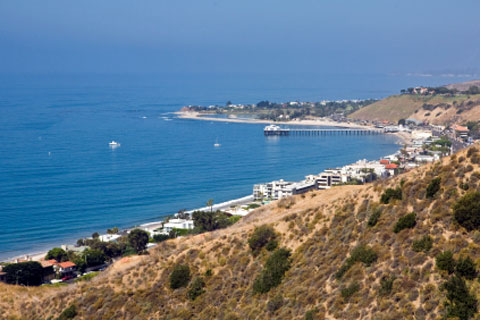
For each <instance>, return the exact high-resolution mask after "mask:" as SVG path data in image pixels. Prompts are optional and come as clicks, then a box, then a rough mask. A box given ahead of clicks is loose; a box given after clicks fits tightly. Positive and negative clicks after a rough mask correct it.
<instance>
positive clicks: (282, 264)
mask: <svg viewBox="0 0 480 320" xmlns="http://www.w3.org/2000/svg"><path fill="white" fill-rule="evenodd" d="M288 269H290V250H288V249H284V248H280V249H277V250H275V251H274V252H273V253H272V254H271V255H270V257H269V258H268V260H267V262H266V263H265V267H264V268H263V270H262V272H261V273H260V275H258V276H257V278H256V279H255V281H254V283H253V291H254V292H256V293H266V292H268V291H270V289H271V288H274V287H276V286H278V285H279V284H280V283H281V282H282V279H283V277H284V275H285V272H287V270H288Z"/></svg>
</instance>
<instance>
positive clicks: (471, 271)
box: [455, 256, 477, 280]
mask: <svg viewBox="0 0 480 320" xmlns="http://www.w3.org/2000/svg"><path fill="white" fill-rule="evenodd" d="M455 273H456V274H458V275H459V276H461V277H464V278H465V279H468V280H473V279H475V277H476V276H477V268H476V265H475V262H473V260H472V259H471V258H470V257H468V256H467V257H466V258H463V257H460V259H458V261H457V265H456V266H455Z"/></svg>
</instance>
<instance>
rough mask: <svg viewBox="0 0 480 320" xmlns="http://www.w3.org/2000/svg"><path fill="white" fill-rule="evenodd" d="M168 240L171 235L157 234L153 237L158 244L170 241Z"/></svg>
mask: <svg viewBox="0 0 480 320" xmlns="http://www.w3.org/2000/svg"><path fill="white" fill-rule="evenodd" d="M168 239H170V235H168V234H155V235H154V236H153V241H154V242H157V243H158V242H163V241H165V240H168Z"/></svg>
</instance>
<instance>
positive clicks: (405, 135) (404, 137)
mask: <svg viewBox="0 0 480 320" xmlns="http://www.w3.org/2000/svg"><path fill="white" fill-rule="evenodd" d="M173 114H176V115H177V116H178V118H180V119H193V120H203V121H219V122H234V123H235V122H236V123H247V124H262V123H263V124H270V123H272V122H271V121H267V120H258V119H230V118H215V117H208V116H207V117H204V116H201V115H200V113H198V112H181V111H179V112H174V113H173ZM275 124H283V125H301V126H329V127H341V128H357V129H358V128H363V129H371V128H375V127H374V126H372V125H359V124H354V123H350V122H336V121H332V120H327V119H316V120H300V121H294V122H293V121H290V122H289V121H283V122H275ZM389 134H392V135H394V136H396V137H397V139H398V141H397V144H398V145H400V146H403V145H404V144H407V143H409V142H411V141H412V139H413V136H412V134H411V133H409V132H396V133H389ZM385 156H386V155H385ZM252 201H253V195H248V196H244V197H241V198H236V199H232V200H228V201H224V202H222V203H218V204H214V205H213V206H212V209H213V210H225V209H228V208H229V207H230V206H237V205H240V206H241V205H244V204H247V203H250V202H252ZM209 209H210V207H201V208H197V209H192V210H188V211H186V212H187V213H192V212H194V211H197V210H209ZM167 216H171V215H166V217H167ZM162 224H163V220H157V221H151V222H147V223H143V224H140V225H135V226H132V227H127V228H125V229H123V230H124V231H130V230H133V229H135V228H144V229H150V230H154V229H156V228H159V227H161V226H162ZM65 244H66V245H73V244H74V243H65ZM58 246H60V245H58ZM52 248H53V246H52ZM46 254H47V251H45V252H38V251H37V252H33V253H25V254H21V255H17V256H15V257H9V258H3V259H0V262H11V261H14V260H16V259H24V258H25V257H28V258H29V259H31V260H33V261H38V260H41V259H42V258H43V257H45V255H46Z"/></svg>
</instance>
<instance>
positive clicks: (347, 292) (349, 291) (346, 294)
mask: <svg viewBox="0 0 480 320" xmlns="http://www.w3.org/2000/svg"><path fill="white" fill-rule="evenodd" d="M358 290H360V285H359V284H358V283H357V282H353V283H351V284H350V285H349V286H347V287H345V288H343V289H342V290H341V291H340V293H341V295H342V298H343V299H345V300H348V299H349V298H350V297H351V296H353V295H354V294H355V292H357V291H358Z"/></svg>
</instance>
